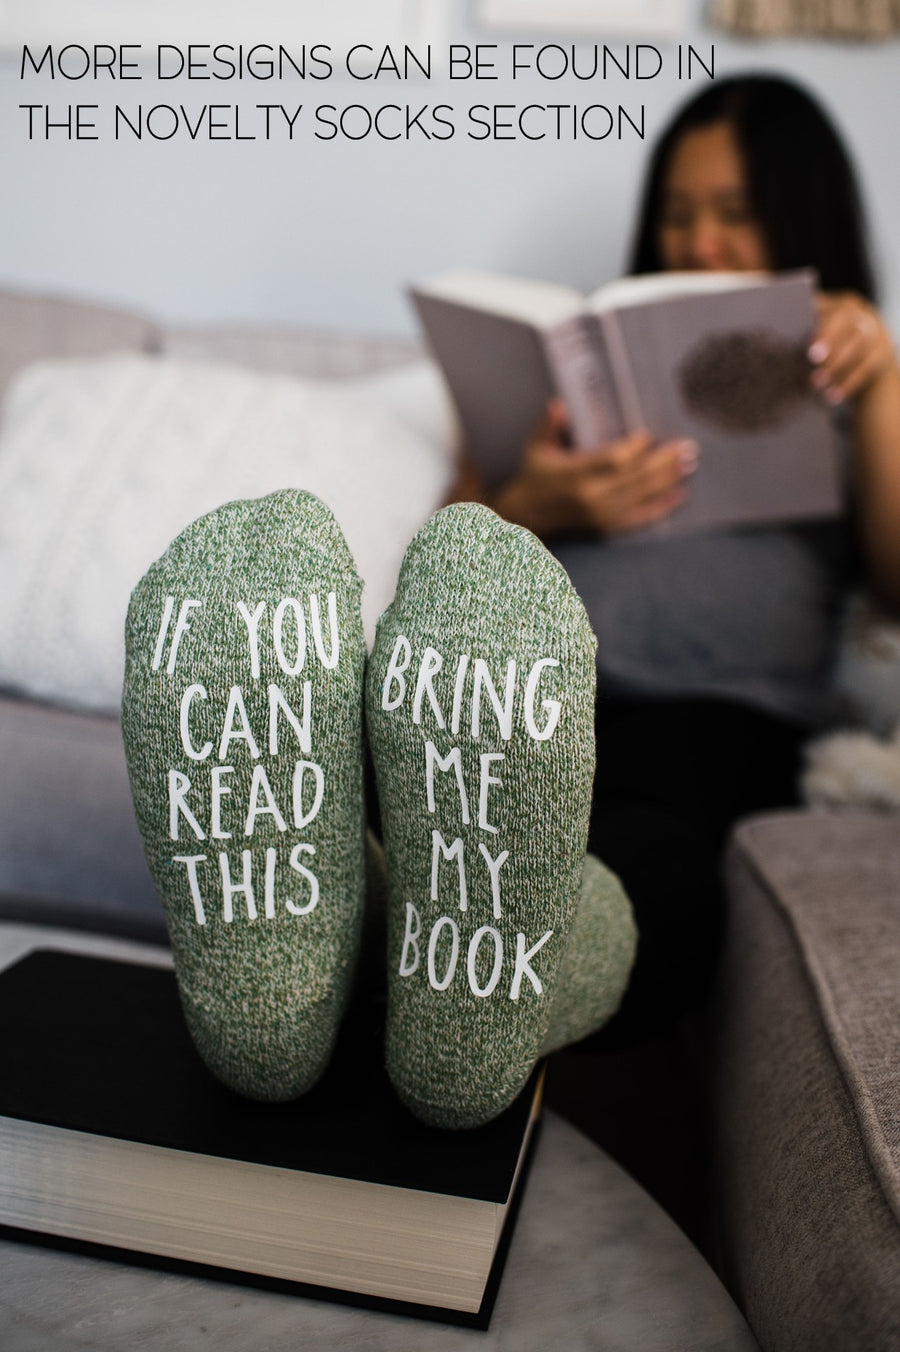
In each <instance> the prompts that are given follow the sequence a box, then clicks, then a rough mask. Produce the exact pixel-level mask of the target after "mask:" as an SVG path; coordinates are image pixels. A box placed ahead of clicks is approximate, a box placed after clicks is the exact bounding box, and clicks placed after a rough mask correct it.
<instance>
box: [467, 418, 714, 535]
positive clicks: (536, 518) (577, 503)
mask: <svg viewBox="0 0 900 1352" xmlns="http://www.w3.org/2000/svg"><path fill="white" fill-rule="evenodd" d="M697 454H698V453H697V446H696V443H695V442H693V441H670V442H664V443H662V444H659V445H656V444H654V442H653V438H652V437H651V436H650V435H649V433H647V432H635V433H632V434H631V435H630V436H626V437H621V438H619V439H618V440H616V441H612V442H608V443H607V444H606V445H605V446H600V447H597V448H594V449H592V450H573V449H571V448H570V446H569V445H568V418H567V415H566V410H565V405H564V404H563V403H562V401H561V400H559V399H553V400H551V401H550V403H549V405H548V407H547V412H546V414H545V415H544V418H543V419H542V421H541V422H540V424H539V425H538V427H537V428H536V429H535V432H534V435H533V436H532V437H531V439H530V440H529V442H528V445H527V446H526V448H525V454H524V457H523V460H522V465H521V468H520V470H519V473H518V474H517V475H516V477H515V479H512V480H510V482H509V483H508V484H505V485H504V486H503V488H501V489H500V490H499V491H498V492H497V493H496V494H495V495H494V497H493V498H492V499H491V506H493V507H495V508H496V510H497V511H498V512H499V513H500V515H501V516H505V517H506V518H507V520H510V521H515V522H518V523H519V524H520V525H523V526H528V528H529V529H530V530H533V531H534V533H535V534H536V535H539V536H542V537H543V538H545V539H547V538H550V537H552V536H556V535H564V534H578V533H584V532H586V531H589V532H595V533H599V534H601V535H619V534H622V533H623V532H625V531H631V530H636V529H638V528H639V527H640V526H648V525H650V524H651V523H652V522H654V521H659V520H660V519H661V518H662V517H664V516H668V514H669V512H671V511H673V510H674V508H676V507H677V506H679V505H680V503H682V502H683V501H684V499H685V495H686V494H685V486H684V485H685V480H686V478H687V477H688V476H689V475H691V474H692V473H693V472H694V470H695V469H696V467H697Z"/></svg>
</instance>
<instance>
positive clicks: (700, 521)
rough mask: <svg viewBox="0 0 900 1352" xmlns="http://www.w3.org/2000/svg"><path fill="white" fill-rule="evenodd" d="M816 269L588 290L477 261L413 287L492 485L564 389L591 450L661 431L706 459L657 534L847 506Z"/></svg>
mask: <svg viewBox="0 0 900 1352" xmlns="http://www.w3.org/2000/svg"><path fill="white" fill-rule="evenodd" d="M813 280H814V279H813V275H812V274H811V273H809V272H795V273H790V274H786V275H782V276H780V277H777V278H772V277H770V276H763V275H761V274H738V273H659V274H653V275H648V276H645V277H628V278H624V279H623V280H621V281H618V282H613V283H611V284H610V285H609V286H605V287H602V288H601V289H600V290H599V291H597V292H595V293H594V294H593V295H591V296H589V297H588V298H587V299H586V300H585V299H584V298H582V297H581V296H579V295H578V294H577V292H574V291H571V290H570V289H568V288H566V287H560V286H554V285H550V284H547V283H541V282H532V281H524V280H520V279H516V278H509V277H502V276H495V275H492V274H484V273H475V272H458V273H451V274H448V275H446V276H443V277H439V278H437V279H436V280H434V281H432V282H430V283H426V284H423V285H418V286H415V287H413V288H412V292H411V294H412V298H413V301H414V304H415V306H416V309H417V311H418V314H419V316H420V319H421V322H422V325H423V327H424V330H425V333H426V336H427V338H428V341H429V344H430V346H431V348H432V350H433V352H434V354H435V356H436V357H437V360H438V362H439V363H440V365H441V366H442V368H443V371H444V375H445V377H446V379H447V383H448V385H449V387H450V391H451V394H452V395H453V398H454V400H455V402H456V405H457V409H458V412H459V416H460V420H461V422H462V427H463V433H464V436H465V439H466V446H467V451H468V454H469V455H470V456H471V458H472V460H473V461H474V463H475V466H476V468H477V469H478V470H479V471H480V473H481V475H482V477H483V478H484V481H485V483H486V484H487V485H488V487H491V488H494V487H497V486H498V485H499V484H502V483H503V482H504V480H506V479H508V478H509V477H510V476H511V475H513V474H514V473H515V470H516V467H517V465H518V463H519V460H520V458H521V455H522V452H523V448H524V446H525V443H526V440H527V438H528V436H529V435H530V434H531V432H532V431H533V429H534V427H535V425H536V423H537V421H538V419H539V418H540V416H541V414H542V412H543V410H544V408H545V406H546V403H547V400H548V399H549V398H550V397H551V395H554V394H559V395H561V396H562V397H563V398H564V399H565V401H566V404H567V407H568V411H569V416H570V419H571V425H572V433H573V440H574V443H575V445H576V446H578V447H595V446H601V445H603V444H604V443H605V442H609V441H612V440H614V439H615V438H617V437H620V436H623V435H624V434H625V433H627V432H631V431H636V430H638V429H641V428H646V429H647V430H648V431H650V432H651V433H652V434H653V435H654V436H655V437H656V438H657V439H658V440H659V441H667V440H669V439H671V438H675V437H691V438H693V439H694V440H696V441H697V442H698V443H699V445H700V450H701V455H700V469H699V471H698V473H697V474H696V475H695V476H694V477H693V478H692V480H691V482H690V488H689V498H688V501H687V503H686V504H685V505H684V506H683V507H680V508H679V509H678V510H677V511H676V512H675V513H673V514H672V516H671V517H669V518H667V520H666V521H665V522H663V523H662V525H661V527H651V528H650V530H651V531H653V532H655V533H658V532H659V530H660V529H662V530H664V531H667V532H681V531H686V530H699V529H710V528H714V527H718V526H727V525H736V524H761V523H764V522H765V523H768V522H776V521H790V520H799V519H802V518H809V517H821V516H829V515H834V514H835V513H837V512H838V511H839V510H840V505H841V501H840V499H841V494H840V475H839V466H838V460H837V447H836V444H835V437H834V433H833V429H832V426H831V420H830V417H829V414H828V412H827V410H826V408H825V406H824V404H823V403H822V401H821V399H820V398H819V396H818V395H816V394H815V392H814V391H813V390H812V387H811V385H810V365H809V361H808V359H807V356H806V350H807V347H808V346H809V342H810V339H811V335H812V331H813V326H814V311H813V304H812V296H813Z"/></svg>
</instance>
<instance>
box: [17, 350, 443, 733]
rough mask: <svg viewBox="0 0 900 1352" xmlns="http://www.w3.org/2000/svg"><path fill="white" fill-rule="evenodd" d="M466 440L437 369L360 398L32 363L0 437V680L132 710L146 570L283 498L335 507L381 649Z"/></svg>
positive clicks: (56, 697) (419, 370)
mask: <svg viewBox="0 0 900 1352" xmlns="http://www.w3.org/2000/svg"><path fill="white" fill-rule="evenodd" d="M404 405H405V406H406V407H407V412H406V413H404V412H403V407H404ZM423 409H428V410H430V415H429V416H425V415H424V414H423ZM414 410H415V413H414V412H413V411H414ZM453 435H454V429H453V423H452V419H451V417H450V414H449V409H448V404H447V399H446V395H445V394H444V392H443V388H442V386H441V384H440V381H439V379H438V377H437V374H436V372H435V371H434V369H433V368H432V367H430V366H429V365H427V364H426V363H420V364H419V365H418V366H416V367H414V368H411V369H410V371H409V372H408V373H406V374H401V373H399V372H398V373H391V374H389V375H384V376H381V377H378V378H374V377H370V378H369V379H367V380H365V381H361V382H359V384H358V385H354V384H352V383H351V382H338V383H330V384H328V383H324V382H320V383H314V382H301V381H299V380H293V379H290V378H288V377H283V376H273V375H258V374H255V373H252V372H247V371H241V370H238V369H237V368H234V367H231V366H226V365H218V364H211V363H193V362H187V361H174V360H170V359H162V358H151V357H140V356H123V357H110V358H107V359H104V360H100V361H91V362H57V363H52V362H51V363H44V364H40V365H37V366H33V367H31V368H29V370H28V371H26V372H23V373H22V374H21V375H20V376H19V378H18V379H17V381H16V382H15V384H14V386H13V387H12V389H11V390H10V392H9V396H8V399H7V406H6V411H5V416H4V420H3V425H2V429H0V500H2V501H3V504H4V514H3V519H2V523H0V527H2V528H0V576H2V577H3V579H4V585H3V587H2V588H0V685H3V686H5V687H6V688H7V689H9V690H15V691H19V692H24V693H27V694H30V695H32V696H37V697H39V698H43V699H47V700H53V701H56V702H60V703H69V704H73V705H78V706H81V707H86V708H92V709H107V710H116V709H118V706H119V700H120V694H121V682H122V669H123V660H124V643H123V630H124V621H125V610H126V607H127V602H128V596H129V594H130V591H131V588H132V587H133V586H134V584H135V583H136V582H137V581H138V579H139V578H140V576H141V575H142V573H143V572H144V571H145V569H146V568H147V567H148V566H149V564H150V563H151V562H152V561H153V560H154V559H155V558H156V557H158V555H160V554H161V553H162V552H163V550H164V549H165V548H166V547H167V546H168V544H169V542H170V541H171V540H172V539H173V537H174V536H175V535H177V534H178V533H179V531H181V530H182V529H183V528H184V527H185V526H186V525H188V523H189V522H191V521H192V520H194V519H195V518H196V517H198V516H201V515H202V514H203V513H205V512H208V511H211V510H212V509H213V508H215V507H218V506H219V505H220V504H221V503H223V502H227V501H230V500H232V499H235V498H248V497H258V496H262V495H263V494H265V493H269V492H272V491H274V490H275V489H279V488H286V487H296V488H306V489H309V490H310V491H312V492H314V493H317V494H318V495H319V496H320V497H322V498H323V499H324V500H325V501H326V502H327V503H328V505H329V506H330V507H331V508H332V510H333V511H334V513H335V515H336V517H337V519H338V521H339V523H340V525H341V527H342V529H343V531H344V533H345V535H346V537H347V541H348V544H349V545H350V549H351V551H352V552H353V554H354V556H355V558H356V562H357V567H358V569H359V572H360V574H361V575H362V578H363V580H364V582H365V584H366V588H365V592H364V596H363V618H364V621H365V624H366V629H367V633H368V635H369V637H371V636H372V634H373V632H374V625H375V620H376V619H377V617H378V615H379V614H380V613H381V611H382V610H383V609H384V608H385V606H386V605H387V604H388V603H389V601H390V600H391V599H392V596H393V590H394V585H395V582H396V577H397V572H398V570H399V566H400V561H401V558H402V556H403V552H404V550H405V547H406V545H407V544H408V542H409V540H410V539H411V537H412V536H413V534H414V533H415V531H416V530H417V529H418V528H419V526H420V525H421V524H422V523H423V522H424V521H425V520H426V518H427V517H428V516H429V514H430V513H431V512H432V511H433V510H434V508H435V507H437V506H438V505H439V503H440V501H441V498H442V496H443V494H444V492H445V491H446V488H447V485H448V482H449V478H450V475H451V473H452V464H451V444H452V439H453Z"/></svg>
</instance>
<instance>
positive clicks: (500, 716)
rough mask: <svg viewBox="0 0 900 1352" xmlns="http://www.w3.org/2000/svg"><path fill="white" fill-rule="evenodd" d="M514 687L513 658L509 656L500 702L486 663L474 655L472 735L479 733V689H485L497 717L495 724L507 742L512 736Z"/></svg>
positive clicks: (475, 735) (514, 670)
mask: <svg viewBox="0 0 900 1352" xmlns="http://www.w3.org/2000/svg"><path fill="white" fill-rule="evenodd" d="M515 688H516V663H515V659H514V658H510V660H509V662H508V664H507V667H506V690H505V692H504V696H503V702H502V703H501V702H500V696H499V695H498V694H497V690H496V687H495V686H494V682H493V680H492V679H491V673H490V671H489V670H488V664H487V662H485V661H484V660H483V659H482V658H480V657H476V658H475V664H474V667H473V675H472V736H473V737H476V738H477V737H479V736H480V735H481V691H482V689H484V690H486V691H487V694H488V699H489V700H490V702H491V705H492V707H493V710H494V713H495V715H496V717H497V726H498V727H499V729H500V736H501V737H502V738H503V740H504V742H508V741H509V739H510V737H512V719H513V696H514V694H515Z"/></svg>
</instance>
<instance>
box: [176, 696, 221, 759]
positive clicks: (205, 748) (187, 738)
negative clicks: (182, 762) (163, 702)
mask: <svg viewBox="0 0 900 1352" xmlns="http://www.w3.org/2000/svg"><path fill="white" fill-rule="evenodd" d="M196 695H199V696H200V698H201V699H208V698H209V696H208V695H207V693H206V686H205V685H189V686H188V688H187V690H185V692H184V694H183V695H182V697H181V709H180V711H179V715H178V728H179V731H180V733H181V745H182V746H183V747H184V754H185V755H186V756H187V757H188V758H189V759H190V760H194V761H202V760H206V758H207V756H208V755H209V753H210V752H211V751H212V749H213V744H212V742H204V743H203V745H202V747H201V748H200V750H199V751H198V750H197V749H196V747H195V746H194V743H193V742H192V741H191V730H190V725H189V720H190V714H191V704H192V702H193V700H194V697H195V696H196Z"/></svg>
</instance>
